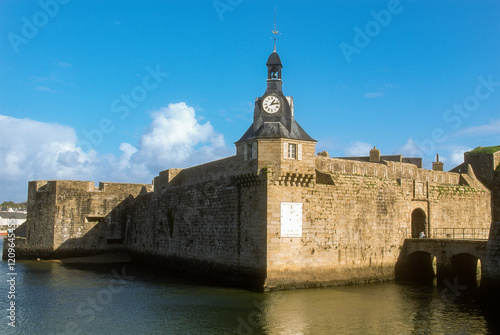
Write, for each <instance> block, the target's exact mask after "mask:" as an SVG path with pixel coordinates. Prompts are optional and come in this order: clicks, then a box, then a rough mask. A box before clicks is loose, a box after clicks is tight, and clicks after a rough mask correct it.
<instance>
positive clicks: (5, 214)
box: [0, 209, 26, 234]
mask: <svg viewBox="0 0 500 335" xmlns="http://www.w3.org/2000/svg"><path fill="white" fill-rule="evenodd" d="M25 221H26V211H17V210H14V209H8V210H7V211H0V233H3V234H5V233H6V232H7V229H9V228H14V229H15V228H17V227H19V226H20V225H22V224H23V223H24V222H25Z"/></svg>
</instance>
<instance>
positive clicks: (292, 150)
mask: <svg viewBox="0 0 500 335" xmlns="http://www.w3.org/2000/svg"><path fill="white" fill-rule="evenodd" d="M296 155H297V145H296V144H293V143H289V144H288V158H289V159H295V157H296Z"/></svg>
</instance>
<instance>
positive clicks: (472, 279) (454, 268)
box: [448, 253, 481, 289]
mask: <svg viewBox="0 0 500 335" xmlns="http://www.w3.org/2000/svg"><path fill="white" fill-rule="evenodd" d="M448 277H450V278H453V280H454V281H455V280H456V282H457V283H459V284H460V285H463V286H466V287H467V288H468V289H474V288H477V287H478V286H479V282H480V281H481V261H480V260H479V258H477V257H476V256H474V255H471V254H468V253H459V254H456V255H455V256H453V257H452V258H451V271H450V275H449V276H448Z"/></svg>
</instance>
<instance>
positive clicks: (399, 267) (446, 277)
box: [395, 239, 488, 288]
mask: <svg viewBox="0 0 500 335" xmlns="http://www.w3.org/2000/svg"><path fill="white" fill-rule="evenodd" d="M487 243H488V240H451V239H406V240H405V242H404V244H403V247H402V249H401V253H400V255H399V259H398V261H397V263H396V267H395V277H396V280H404V281H420V282H425V281H432V280H434V278H435V277H437V282H438V284H446V283H447V282H446V281H448V282H449V283H455V284H456V283H457V282H458V283H460V285H466V286H467V287H470V288H473V287H477V286H478V284H479V278H480V274H481V268H482V264H484V262H485V258H486V255H487V248H486V246H487Z"/></svg>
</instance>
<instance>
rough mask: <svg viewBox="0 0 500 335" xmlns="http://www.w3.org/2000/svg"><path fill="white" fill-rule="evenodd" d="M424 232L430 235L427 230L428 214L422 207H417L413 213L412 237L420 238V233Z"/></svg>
mask: <svg viewBox="0 0 500 335" xmlns="http://www.w3.org/2000/svg"><path fill="white" fill-rule="evenodd" d="M422 232H423V233H424V234H425V236H428V232H427V215H426V214H425V212H424V211H423V209H421V208H416V209H415V210H414V211H413V212H412V213H411V237H412V238H419V237H420V233H422Z"/></svg>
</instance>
